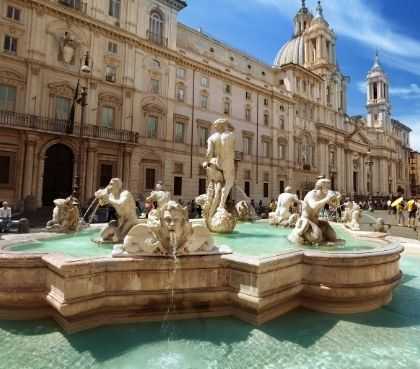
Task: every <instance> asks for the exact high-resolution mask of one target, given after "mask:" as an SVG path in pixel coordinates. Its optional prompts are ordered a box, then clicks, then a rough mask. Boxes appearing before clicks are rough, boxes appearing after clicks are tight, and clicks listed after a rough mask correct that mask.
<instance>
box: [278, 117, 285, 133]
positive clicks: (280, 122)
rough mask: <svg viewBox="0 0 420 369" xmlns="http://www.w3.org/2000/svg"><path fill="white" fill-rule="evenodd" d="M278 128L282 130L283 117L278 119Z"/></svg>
mask: <svg viewBox="0 0 420 369" xmlns="http://www.w3.org/2000/svg"><path fill="white" fill-rule="evenodd" d="M279 127H280V129H282V130H283V129H284V127H285V126H284V117H280V119H279Z"/></svg>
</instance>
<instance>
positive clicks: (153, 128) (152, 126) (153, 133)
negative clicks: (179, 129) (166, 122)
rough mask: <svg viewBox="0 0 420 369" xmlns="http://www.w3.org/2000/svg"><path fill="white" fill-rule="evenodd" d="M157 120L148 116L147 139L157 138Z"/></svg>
mask: <svg viewBox="0 0 420 369" xmlns="http://www.w3.org/2000/svg"><path fill="white" fill-rule="evenodd" d="M157 129H158V118H157V117H154V116H150V117H149V119H148V120H147V137H149V138H157Z"/></svg>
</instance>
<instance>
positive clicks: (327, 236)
mask: <svg viewBox="0 0 420 369" xmlns="http://www.w3.org/2000/svg"><path fill="white" fill-rule="evenodd" d="M330 185H331V181H330V180H329V179H326V178H321V179H319V180H318V181H317V182H316V184H315V189H313V190H312V191H310V192H308V193H307V194H306V196H305V198H304V199H303V201H302V214H301V216H300V218H299V220H298V221H297V223H296V227H295V228H294V229H293V231H292V232H291V233H290V235H289V237H288V238H289V241H291V242H293V243H297V244H311V245H312V244H320V243H330V242H337V236H336V233H335V231H334V229H333V228H332V227H331V225H330V224H329V222H328V221H327V220H320V219H319V213H320V211H321V209H322V208H323V207H324V206H325V205H326V204H328V203H331V202H333V201H337V200H339V199H340V197H341V195H340V194H339V193H338V192H335V191H331V190H330Z"/></svg>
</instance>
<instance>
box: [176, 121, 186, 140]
mask: <svg viewBox="0 0 420 369" xmlns="http://www.w3.org/2000/svg"><path fill="white" fill-rule="evenodd" d="M184 139H185V124H184V123H182V122H176V123H175V142H177V143H184Z"/></svg>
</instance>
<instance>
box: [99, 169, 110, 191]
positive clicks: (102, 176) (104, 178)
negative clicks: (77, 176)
mask: <svg viewBox="0 0 420 369" xmlns="http://www.w3.org/2000/svg"><path fill="white" fill-rule="evenodd" d="M113 169H114V168H113V165H112V164H101V166H100V171H99V187H100V188H104V187H106V186H108V183H109V181H110V180H111V179H112V178H114V176H113Z"/></svg>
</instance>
